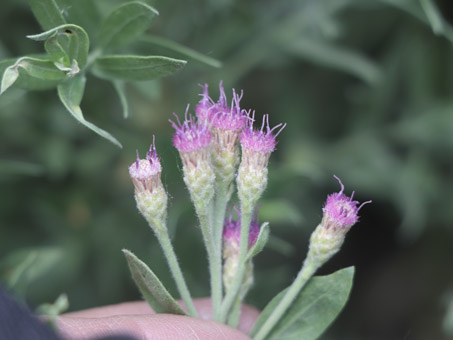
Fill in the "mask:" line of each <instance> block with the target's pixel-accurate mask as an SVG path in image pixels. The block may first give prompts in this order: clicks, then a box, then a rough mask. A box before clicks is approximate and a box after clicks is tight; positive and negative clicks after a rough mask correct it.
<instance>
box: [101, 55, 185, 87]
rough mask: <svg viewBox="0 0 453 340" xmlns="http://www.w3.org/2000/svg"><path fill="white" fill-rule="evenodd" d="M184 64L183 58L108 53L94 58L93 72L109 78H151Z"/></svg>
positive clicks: (135, 79)
mask: <svg viewBox="0 0 453 340" xmlns="http://www.w3.org/2000/svg"><path fill="white" fill-rule="evenodd" d="M185 64H186V61H185V60H179V59H172V58H167V57H159V56H147V57H143V56H132V55H110V56H104V57H99V58H98V59H96V62H95V64H94V66H93V73H94V74H95V75H96V76H98V77H99V78H103V79H109V80H112V79H113V80H115V79H119V80H128V81H140V80H151V79H156V78H160V77H163V76H166V75H169V74H172V73H174V72H176V71H178V70H179V69H180V68H182V67H183V66H184V65H185Z"/></svg>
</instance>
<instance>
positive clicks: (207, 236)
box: [197, 210, 222, 321]
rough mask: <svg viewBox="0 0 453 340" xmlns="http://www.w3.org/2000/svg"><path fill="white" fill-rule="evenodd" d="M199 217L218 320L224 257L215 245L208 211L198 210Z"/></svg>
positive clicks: (213, 303)
mask: <svg viewBox="0 0 453 340" xmlns="http://www.w3.org/2000/svg"><path fill="white" fill-rule="evenodd" d="M197 215H198V219H199V221H200V227H201V233H202V235H203V240H204V243H205V246H206V252H207V253H208V261H209V274H210V277H211V298H212V308H213V314H214V319H215V320H216V321H217V318H216V312H217V311H218V310H219V309H220V303H221V301H222V276H221V275H218V274H217V273H218V272H220V273H221V272H222V258H221V256H220V253H219V251H218V250H217V249H216V247H215V246H214V237H213V232H212V229H211V227H210V225H209V218H208V213H202V212H201V211H198V210H197Z"/></svg>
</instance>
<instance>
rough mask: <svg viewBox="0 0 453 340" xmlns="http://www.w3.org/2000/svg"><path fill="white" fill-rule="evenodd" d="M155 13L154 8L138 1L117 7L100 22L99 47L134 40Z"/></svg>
mask: <svg viewBox="0 0 453 340" xmlns="http://www.w3.org/2000/svg"><path fill="white" fill-rule="evenodd" d="M156 15H159V13H158V12H157V11H156V10H155V9H154V8H152V7H151V6H148V5H147V4H145V3H143V2H139V1H134V2H128V3H125V4H123V5H121V6H119V7H117V8H116V9H114V10H113V11H112V12H111V13H110V14H109V16H108V17H107V18H105V20H104V21H103V22H102V24H101V28H100V33H99V37H100V45H101V47H103V48H108V47H116V46H120V45H123V44H127V43H129V42H131V41H133V40H135V39H136V38H138V37H139V36H140V35H141V34H142V33H143V32H145V31H146V30H147V29H148V27H149V26H150V25H151V22H152V21H153V18H154V17H155V16H156Z"/></svg>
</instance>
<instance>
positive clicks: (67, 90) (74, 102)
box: [58, 75, 122, 148]
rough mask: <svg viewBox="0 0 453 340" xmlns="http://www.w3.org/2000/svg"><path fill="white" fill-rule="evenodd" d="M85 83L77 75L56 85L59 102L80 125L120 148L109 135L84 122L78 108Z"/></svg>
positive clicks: (115, 140) (119, 144) (82, 77)
mask: <svg viewBox="0 0 453 340" xmlns="http://www.w3.org/2000/svg"><path fill="white" fill-rule="evenodd" d="M85 81H86V79H85V77H84V76H83V75H78V76H75V77H74V78H72V79H69V80H67V81H65V82H63V83H62V84H60V85H58V96H59V98H60V100H61V102H62V103H63V105H64V106H65V107H66V109H67V110H68V111H69V112H70V113H71V115H72V116H73V117H74V118H75V119H77V120H78V121H79V122H80V123H82V124H83V125H85V126H86V127H87V128H89V129H91V130H93V131H94V132H96V133H97V134H98V135H100V136H102V137H104V138H105V139H107V140H109V141H110V142H112V143H113V144H115V145H117V146H119V147H120V148H122V145H121V143H120V142H119V141H118V140H117V139H116V138H115V137H113V136H112V135H111V134H110V133H108V132H107V131H105V130H102V129H101V128H99V127H97V126H96V125H94V124H93V123H90V122H88V121H87V120H85V117H84V116H83V113H82V110H81V109H80V106H79V105H80V102H81V100H82V97H83V92H84V90H85Z"/></svg>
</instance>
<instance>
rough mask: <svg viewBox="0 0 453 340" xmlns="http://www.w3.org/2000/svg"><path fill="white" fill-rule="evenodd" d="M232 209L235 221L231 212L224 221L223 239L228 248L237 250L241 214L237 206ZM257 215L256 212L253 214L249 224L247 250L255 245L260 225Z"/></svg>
mask: <svg viewBox="0 0 453 340" xmlns="http://www.w3.org/2000/svg"><path fill="white" fill-rule="evenodd" d="M233 209H234V210H235V211H236V214H237V219H234V218H233V211H230V216H229V217H227V218H226V219H225V225H224V229H223V239H224V241H225V243H226V244H227V245H228V246H231V247H233V248H237V250H239V242H240V238H241V212H240V211H239V209H238V208H237V206H234V207H233ZM257 215H258V214H257V212H255V214H254V216H253V218H252V222H251V223H250V231H249V248H250V247H252V246H253V245H254V244H255V243H256V240H257V239H258V235H259V233H260V224H259V222H258V218H257Z"/></svg>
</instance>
